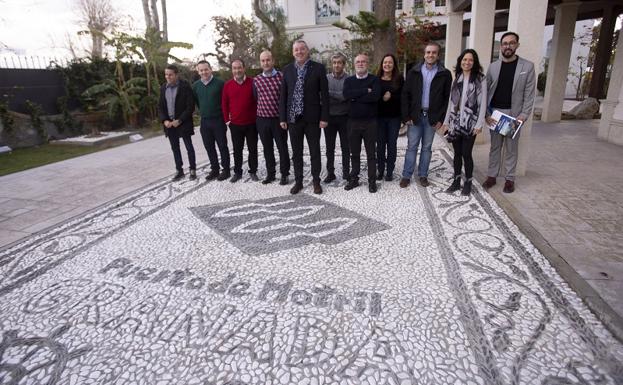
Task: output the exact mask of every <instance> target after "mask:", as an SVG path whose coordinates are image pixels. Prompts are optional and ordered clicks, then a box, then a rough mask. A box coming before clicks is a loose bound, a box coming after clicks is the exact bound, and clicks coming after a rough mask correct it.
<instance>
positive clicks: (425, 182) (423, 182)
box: [420, 176, 430, 187]
mask: <svg viewBox="0 0 623 385" xmlns="http://www.w3.org/2000/svg"><path fill="white" fill-rule="evenodd" d="M420 184H421V185H422V187H428V186H430V182H429V181H428V178H427V177H425V176H421V177H420Z"/></svg>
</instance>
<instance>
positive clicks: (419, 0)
mask: <svg viewBox="0 0 623 385" xmlns="http://www.w3.org/2000/svg"><path fill="white" fill-rule="evenodd" d="M413 12H414V13H415V14H416V15H424V13H426V10H425V9H424V0H414V1H413Z"/></svg>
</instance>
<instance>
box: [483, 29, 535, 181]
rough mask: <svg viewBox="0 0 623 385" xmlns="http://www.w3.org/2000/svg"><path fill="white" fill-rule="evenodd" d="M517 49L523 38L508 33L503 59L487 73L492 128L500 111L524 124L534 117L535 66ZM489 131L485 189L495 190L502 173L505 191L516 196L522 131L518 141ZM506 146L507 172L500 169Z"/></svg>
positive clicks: (501, 47) (505, 34) (491, 66)
mask: <svg viewBox="0 0 623 385" xmlns="http://www.w3.org/2000/svg"><path fill="white" fill-rule="evenodd" d="M517 48H519V35H517V34H516V33H515V32H506V33H504V34H503V35H502V39H501V40H500V59H499V60H497V61H495V62H493V63H491V65H490V66H489V69H488V70H487V85H488V93H487V95H488V99H489V103H488V106H489V108H488V109H487V116H486V118H485V119H486V120H487V124H489V125H494V124H495V123H496V121H495V120H494V119H492V118H491V116H490V115H491V112H492V111H493V110H499V111H500V112H503V113H505V114H508V115H510V116H512V117H514V118H516V119H517V120H520V121H522V122H523V121H525V120H526V119H528V117H530V114H532V107H533V106H534V95H535V86H536V81H535V78H536V76H535V73H534V63H532V62H530V61H528V60H526V59H523V58H520V57H519V56H517V55H516V54H515V52H516V51H517ZM489 132H490V133H491V149H490V151H489V168H488V171H487V179H486V180H485V182H484V183H483V184H482V187H484V188H485V189H489V188H491V187H493V186H494V185H495V183H496V178H497V176H498V174H500V173H502V174H503V175H504V177H505V179H506V181H505V183H504V190H503V191H504V192H505V193H512V192H513V191H515V168H516V167H517V154H518V146H519V135H520V134H521V132H520V133H518V134H517V136H515V138H514V139H513V138H511V137H507V136H503V135H500V134H499V133H497V132H494V131H489ZM502 146H504V163H503V166H504V170H503V171H501V170H500V166H501V163H502V159H501V158H502Z"/></svg>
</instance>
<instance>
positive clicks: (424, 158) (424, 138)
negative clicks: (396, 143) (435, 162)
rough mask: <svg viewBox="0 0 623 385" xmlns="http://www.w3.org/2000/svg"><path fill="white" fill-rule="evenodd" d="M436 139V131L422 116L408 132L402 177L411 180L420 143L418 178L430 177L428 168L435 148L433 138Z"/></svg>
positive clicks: (425, 117)
mask: <svg viewBox="0 0 623 385" xmlns="http://www.w3.org/2000/svg"><path fill="white" fill-rule="evenodd" d="M434 137H435V129H434V128H433V127H431V125H430V123H429V122H428V117H427V116H423V115H422V114H420V117H419V119H418V121H417V123H416V124H413V125H411V126H409V129H408V130H407V139H408V142H407V143H408V144H407V153H406V154H405V166H404V168H403V170H402V177H403V178H405V179H411V176H412V175H413V171H414V170H415V160H416V157H417V151H418V147H419V146H420V141H421V142H422V148H421V150H420V162H419V164H418V176H419V177H428V166H429V165H430V158H431V155H432V151H431V148H432V146H433V138H434Z"/></svg>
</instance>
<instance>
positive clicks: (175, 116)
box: [158, 64, 197, 181]
mask: <svg viewBox="0 0 623 385" xmlns="http://www.w3.org/2000/svg"><path fill="white" fill-rule="evenodd" d="M164 78H165V79H166V81H167V82H166V83H165V84H163V85H162V87H160V100H159V101H158V115H159V117H160V121H161V122H162V124H163V126H164V134H165V136H167V137H168V138H169V143H171V150H172V151H173V158H174V159H175V168H176V169H177V173H176V174H175V176H174V177H173V180H174V181H175V180H179V179H181V178H183V177H184V170H183V169H182V165H183V163H182V152H181V151H180V138H182V139H183V140H184V145H185V146H186V152H187V153H188V163H189V164H190V179H191V180H194V179H197V171H196V169H197V165H196V163H195V149H194V147H193V141H192V138H191V136H192V135H194V134H195V129H194V127H193V111H194V110H195V100H194V98H193V91H192V89H191V88H190V84H188V83H187V82H185V81H184V80H181V79H179V78H178V69H177V67H176V66H174V65H172V64H171V65H168V66H167V68H166V69H165V70H164Z"/></svg>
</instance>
